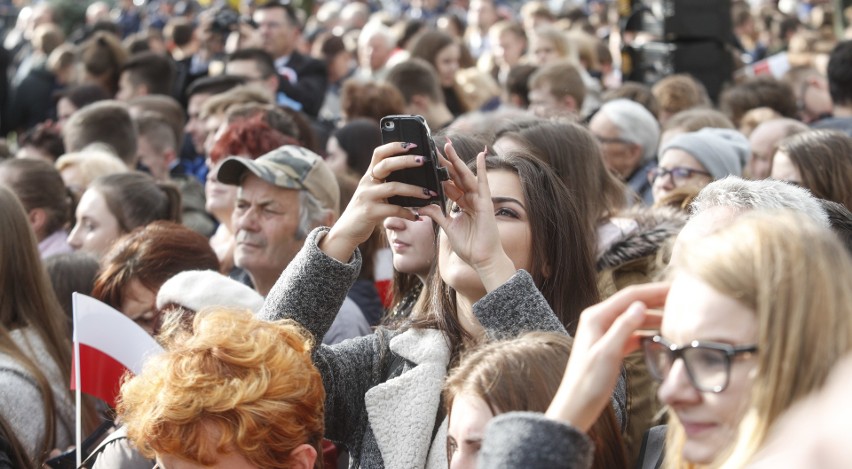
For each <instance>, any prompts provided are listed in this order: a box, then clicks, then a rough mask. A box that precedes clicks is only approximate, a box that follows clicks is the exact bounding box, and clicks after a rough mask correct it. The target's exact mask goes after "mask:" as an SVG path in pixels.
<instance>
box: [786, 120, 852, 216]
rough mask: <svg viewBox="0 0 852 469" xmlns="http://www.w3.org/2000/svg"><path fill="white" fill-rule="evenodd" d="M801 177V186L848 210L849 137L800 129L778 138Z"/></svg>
mask: <svg viewBox="0 0 852 469" xmlns="http://www.w3.org/2000/svg"><path fill="white" fill-rule="evenodd" d="M778 151H780V152H782V153H784V154H786V155H787V157H789V158H790V161H792V162H793V164H794V165H796V168H797V169H798V170H799V173H800V174H801V176H802V186H804V187H805V189H808V190H809V191H811V193H813V195H814V196H816V197H819V198H821V199H826V200H831V201H834V202H837V203H839V204H843V205H844V206H846V208H848V209H850V210H852V137H849V136H848V135H846V134H845V133H843V132H840V131H836V130H813V131H809V132H802V133H799V134H796V135H793V136H792V137H788V138H786V139H784V140H782V141H781V143H780V144H779V145H778Z"/></svg>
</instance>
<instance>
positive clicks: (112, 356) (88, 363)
mask: <svg viewBox="0 0 852 469" xmlns="http://www.w3.org/2000/svg"><path fill="white" fill-rule="evenodd" d="M73 304H74V361H73V364H72V370H71V389H79V390H80V391H82V392H85V393H86V394H91V395H93V396H95V397H98V398H100V399H103V400H104V401H105V402H106V403H107V404H109V405H110V406H115V401H116V398H117V397H118V391H119V386H120V384H121V377H122V376H123V375H124V373H126V372H127V371H129V372H131V373H134V374H138V373H139V372H140V371H141V370H142V364H143V363H144V362H145V360H146V359H147V358H148V357H151V356H153V355H157V354H159V353H162V351H163V348H162V347H161V346H160V344H158V343H157V341H156V340H154V338H153V337H151V336H150V335H149V334H148V333H147V332H146V331H145V330H144V329H142V328H141V327H139V325H138V324H136V323H135V322H133V320H132V319H130V318H128V317H127V316H125V315H124V314H122V313H121V312H119V311H117V310H115V309H114V308H112V307H110V306H109V305H107V304H104V303H102V302H100V301H98V300H96V299H94V298H92V297H90V296H86V295H81V294H79V293H74V295H73ZM77 370H80V374H79V376H78V374H77Z"/></svg>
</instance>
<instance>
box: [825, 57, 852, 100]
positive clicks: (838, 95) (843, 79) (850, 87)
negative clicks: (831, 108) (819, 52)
mask: <svg viewBox="0 0 852 469" xmlns="http://www.w3.org/2000/svg"><path fill="white" fill-rule="evenodd" d="M827 76H828V89H829V94H830V95H831V100H832V101H833V102H834V105H835V106H849V105H850V104H852V41H842V42H839V43H837V45H836V46H834V49H833V50H832V51H831V55H830V56H829V59H828V70H827Z"/></svg>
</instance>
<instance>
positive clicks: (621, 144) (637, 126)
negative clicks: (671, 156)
mask: <svg viewBox="0 0 852 469" xmlns="http://www.w3.org/2000/svg"><path fill="white" fill-rule="evenodd" d="M589 130H591V132H592V133H593V134H595V136H596V137H597V138H598V140H599V141H600V142H601V151H602V155H603V159H604V164H606V166H607V168H609V170H610V171H611V172H612V173H613V174H615V175H616V176H617V177H618V178H619V179H621V180H622V181H624V182H625V183H626V184H627V185H628V186H629V188H630V189H632V191H633V192H635V193H636V194H638V195H639V198H640V200H641V202H642V203H644V204H647V205H650V204H651V203H652V202H653V196H652V191H651V183H650V182H648V179H647V174H648V171H650V170H651V168H653V167H654V166H655V165H656V164H657V161H656V156H657V143H658V142H659V139H660V125H659V123H657V119H656V118H655V117H654V115H653V114H651V112H650V111H648V110H647V109H645V108H644V107H643V106H642V105H641V104H638V103H636V102H634V101H630V100H628V99H616V100H613V101H609V102H607V103H606V104H604V105H603V106H601V108H600V110H599V111H598V112H597V114H595V116H594V117H592V120H591V121H590V122H589Z"/></svg>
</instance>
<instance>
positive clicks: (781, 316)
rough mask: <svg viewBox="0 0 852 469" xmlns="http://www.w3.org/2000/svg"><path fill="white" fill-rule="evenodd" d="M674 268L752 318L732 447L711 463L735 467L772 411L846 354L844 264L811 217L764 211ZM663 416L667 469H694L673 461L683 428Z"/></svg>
mask: <svg viewBox="0 0 852 469" xmlns="http://www.w3.org/2000/svg"><path fill="white" fill-rule="evenodd" d="M672 266H673V272H674V273H681V272H682V273H687V274H690V275H693V276H695V277H697V278H699V279H701V280H702V281H704V282H706V283H707V284H708V285H710V286H711V287H712V288H714V289H715V290H717V291H719V292H720V293H722V294H724V295H727V296H730V297H732V298H735V299H736V300H737V301H739V302H741V303H742V304H743V305H745V306H746V307H748V308H749V309H752V310H753V311H754V312H755V314H756V316H757V321H758V328H759V332H758V340H757V344H758V348H759V351H758V355H757V369H756V374H755V377H754V381H753V385H752V389H751V395H750V398H749V399H750V401H749V409H748V411H747V412H746V414H745V416H744V418H743V419H742V421H741V422H740V426H739V431H738V436H737V439H736V441H735V443H734V444H732V445H731V447H730V448H728V451H725V452H723V453H722V454H723V456H721V457H718V458H717V461H715V462H714V466H723V467H743V466H745V465H746V463H747V462H748V461H749V459H750V458H751V456H752V455H753V454H754V453H755V452H756V450H757V449H758V448H759V447H760V445H761V444H762V443H763V441H764V440H765V438H766V436H767V433H768V431H769V428H770V426H771V425H772V424H773V422H774V421H775V420H776V419H777V418H778V417H779V415H780V414H781V413H782V412H783V411H784V410H786V409H787V408H789V407H790V406H791V405H792V404H793V403H795V402H796V401H797V400H799V399H801V398H803V397H805V396H806V395H808V394H809V393H811V392H813V391H815V390H816V389H818V388H820V387H821V386H822V385H823V383H824V382H825V380H826V378H827V376H828V374H829V372H830V370H831V368H832V365H834V363H835V362H837V361H838V360H839V359H840V358H841V357H842V356H843V355H844V354H845V353H846V352H848V351H849V350H850V349H852V347H850V343H852V315H850V314H849V310H848V309H849V305H850V304H852V280H850V277H849V272H852V258H850V257H849V255H848V254H847V252H846V251H845V250H844V247H843V246H842V244H841V243H840V241H839V240H838V239H837V237H836V235H834V234H833V233H831V232H830V231H828V230H827V229H825V228H822V227H819V226H818V225H817V224H816V223H815V222H813V221H812V220H811V219H810V218H808V217H806V216H804V215H802V214H799V213H795V212H792V211H780V212H778V211H768V212H752V213H749V214H746V215H743V216H742V217H741V218H740V219H738V220H737V221H735V222H734V223H733V224H732V225H731V226H729V227H726V228H724V229H721V230H719V231H718V232H715V233H713V234H711V235H709V236H707V237H705V238H702V239H698V240H695V241H693V242H691V243H690V244H688V245H685V246H684V248H683V249H681V250H679V251H677V252H676V257H675V259H673V261H672ZM791 364H795V366H791ZM672 417H674V415H672ZM671 420H672V421H671V423H670V426H669V432H668V435H667V444H666V457H665V461H666V463H665V466H666V467H692V466H691V465H690V464H689V463H687V462H684V461H682V460H681V450H682V447H683V443H684V433H683V428H682V426H681V425H679V424H678V423H677V419H676V418H673V419H671ZM724 455H727V456H724Z"/></svg>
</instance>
